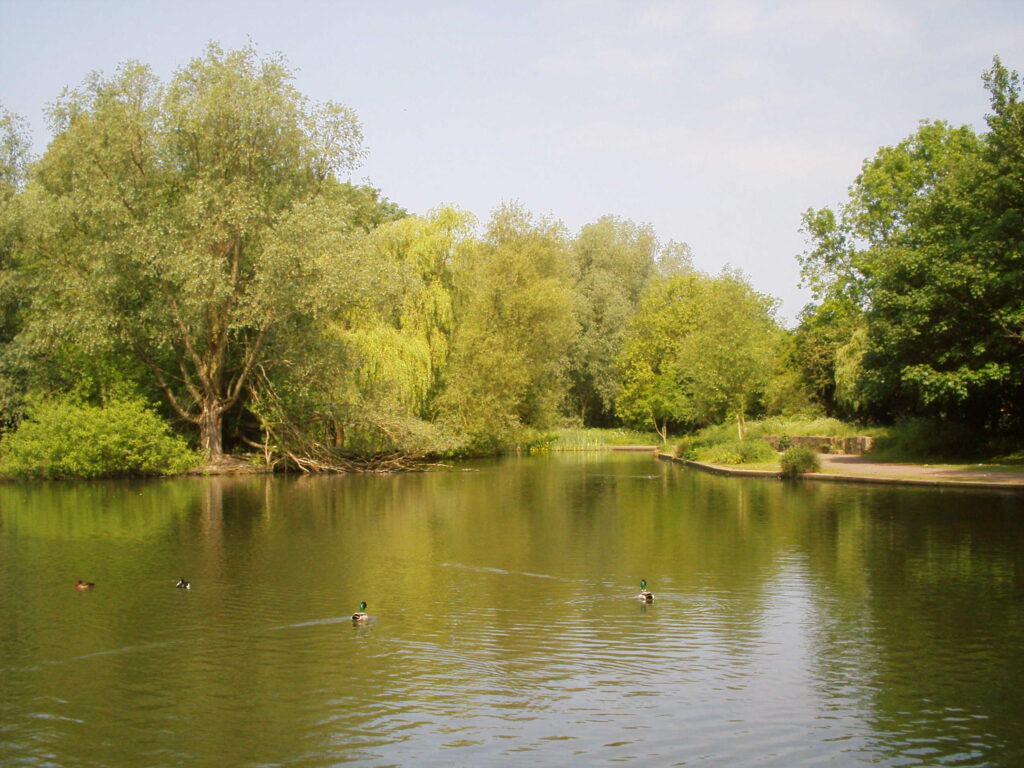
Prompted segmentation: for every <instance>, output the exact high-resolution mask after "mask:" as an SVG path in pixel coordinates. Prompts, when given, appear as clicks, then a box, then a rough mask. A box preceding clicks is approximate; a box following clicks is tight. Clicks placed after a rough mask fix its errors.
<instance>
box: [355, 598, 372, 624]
mask: <svg viewBox="0 0 1024 768" xmlns="http://www.w3.org/2000/svg"><path fill="white" fill-rule="evenodd" d="M368 618H370V614H368V613H367V612H366V601H365V600H363V602H361V603H360V604H359V610H358V611H356V612H355V613H353V614H352V621H366V620H367V619H368Z"/></svg>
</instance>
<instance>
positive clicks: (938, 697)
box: [0, 454, 1024, 766]
mask: <svg viewBox="0 0 1024 768" xmlns="http://www.w3.org/2000/svg"><path fill="white" fill-rule="evenodd" d="M467 466H469V467H471V468H472V471H453V472H444V473H432V474H417V475H402V476H395V477H309V478H301V477H299V478H295V477H292V478H279V477H278V478H269V477H246V478H192V479H179V480H170V481H158V482H147V483H112V482H104V483H89V484H44V485H20V484H8V485H0V764H3V765H14V766H22V765H26V766H43V765H46V766H50V765H55V766H94V765H112V766H120V765H124V766H145V765H152V766H163V765H228V766H231V765H239V766H257V765H259V766H271V765H296V766H327V765H339V764H345V763H352V764H357V765H367V766H369V765H372V766H389V765H401V766H451V765H461V766H482V765H544V766H561V765H612V764H616V765H617V764H624V765H631V766H670V765H709V766H722V765H727V766H800V765H808V766H811V765H815V766H816V765H822V764H833V765H839V766H845V765H861V764H872V765H883V766H914V765H920V766H941V765H958V766H978V765H996V766H1011V765H1022V764H1024V725H1022V724H1024V653H1022V651H1024V500H1022V497H1020V496H1013V495H1009V494H1002V493H999V492H978V493H974V492H967V491H945V492H941V491H933V490H922V489H899V488H892V487H871V486H859V485H826V484H811V483H807V484H791V483H782V482H778V481H767V480H736V479H730V478H719V477H712V476H708V475H704V474H699V473H695V472H693V471H690V470H686V469H683V468H681V467H679V466H676V465H671V464H666V463H659V462H655V461H654V460H653V459H651V458H650V457H649V456H647V455H624V454H592V455H583V456H579V455H569V456H552V457H550V458H534V459H521V460H516V459H509V460H502V461H493V462H485V463H478V464H473V465H467ZM180 576H184V577H185V578H187V579H189V580H190V581H191V582H192V589H191V590H190V591H187V592H186V591H184V590H179V589H175V587H174V584H175V582H176V581H177V579H178V578H179V577H180ZM79 578H81V579H86V580H89V581H94V582H96V583H97V586H96V588H95V589H93V590H91V591H88V592H77V591H76V590H74V589H73V588H72V585H73V583H74V582H75V580H76V579H79ZM641 578H646V579H647V581H648V586H649V588H650V589H651V590H652V591H653V592H654V593H655V601H654V603H652V604H650V605H644V604H641V603H639V602H638V601H637V600H635V599H634V597H633V596H634V595H635V594H636V593H637V591H638V585H639V581H640V579H641ZM360 600H366V601H367V602H368V603H369V608H368V612H369V613H370V614H371V616H372V619H371V621H370V622H369V623H368V624H366V625H364V626H358V625H356V626H354V625H353V623H352V621H351V620H350V618H349V616H350V615H351V613H352V612H353V611H354V610H356V608H357V606H358V603H359V601H360Z"/></svg>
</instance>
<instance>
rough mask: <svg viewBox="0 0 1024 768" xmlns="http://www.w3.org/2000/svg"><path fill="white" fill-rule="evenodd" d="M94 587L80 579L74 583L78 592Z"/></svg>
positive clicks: (89, 582)
mask: <svg viewBox="0 0 1024 768" xmlns="http://www.w3.org/2000/svg"><path fill="white" fill-rule="evenodd" d="M95 586H96V585H95V584H93V583H92V582H91V581H82V580H81V579H79V580H78V581H76V582H75V589H78V590H84V589H92V588H93V587H95Z"/></svg>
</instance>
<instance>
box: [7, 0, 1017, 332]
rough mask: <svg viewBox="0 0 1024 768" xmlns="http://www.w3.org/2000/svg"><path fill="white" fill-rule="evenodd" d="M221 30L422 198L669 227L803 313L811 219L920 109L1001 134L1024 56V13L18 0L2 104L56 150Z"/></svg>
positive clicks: (633, 3)
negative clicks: (112, 76)
mask: <svg viewBox="0 0 1024 768" xmlns="http://www.w3.org/2000/svg"><path fill="white" fill-rule="evenodd" d="M210 40H216V41H218V42H220V43H221V44H222V45H223V46H225V47H229V48H231V47H238V46H241V45H244V44H245V43H246V42H248V41H250V40H251V41H252V42H253V43H254V44H255V45H256V46H257V47H258V49H259V50H260V51H261V52H263V53H270V52H274V51H280V52H282V53H284V54H285V56H286V57H287V59H288V61H289V63H290V64H291V65H292V66H293V67H295V68H297V69H298V70H299V72H298V75H297V81H296V82H297V86H298V87H299V89H300V90H301V91H302V92H303V93H305V94H306V95H307V96H309V97H310V98H312V99H315V100H328V99H329V100H333V101H338V102H341V103H343V104H346V105H348V106H350V107H352V108H354V109H355V110H356V112H357V113H358V115H359V117H360V119H361V121H362V123H363V129H364V134H365V137H366V145H367V147H368V149H369V152H370V154H369V156H368V158H367V160H366V162H365V163H364V164H363V166H362V167H361V168H360V169H359V170H358V171H357V172H356V174H355V175H354V178H355V179H356V180H368V181H370V182H371V183H372V184H374V185H375V186H378V187H380V188H381V189H382V190H383V192H384V194H385V195H387V196H388V197H389V198H391V199H392V200H394V201H395V202H397V203H399V204H400V205H402V206H404V207H406V208H408V209H409V210H410V211H413V212H416V213H423V212H425V211H427V210H429V209H430V208H432V207H434V206H436V205H438V204H441V203H454V204H457V205H459V206H461V207H463V208H465V209H467V210H469V211H471V212H473V213H474V214H476V215H477V217H478V218H479V219H481V221H482V222H483V221H486V219H487V217H488V216H489V214H490V212H491V211H492V210H493V209H494V208H495V207H496V206H497V205H498V204H499V203H501V202H502V201H503V200H517V201H519V202H520V203H522V204H523V205H524V206H526V207H527V208H528V209H529V210H531V211H533V212H535V213H537V214H544V215H551V216H554V217H556V218H559V219H561V220H562V221H564V222H565V224H566V225H567V226H568V228H569V229H570V231H573V232H575V231H578V229H579V228H580V227H581V226H582V225H583V224H585V223H587V222H589V221H593V220H595V219H596V218H598V217H599V216H601V215H603V214H606V213H614V214H616V215H619V216H623V217H626V218H630V219H633V220H635V221H638V222H650V223H651V224H653V225H654V227H655V229H656V230H657V232H658V234H659V237H660V238H661V239H662V240H670V239H671V240H679V241H683V242H687V243H689V244H690V246H691V247H692V248H693V251H694V255H695V261H696V264H697V266H698V267H699V268H701V269H704V270H707V271H711V272H717V271H718V270H719V269H720V268H721V267H722V266H724V265H726V264H731V265H732V266H735V267H739V268H740V269H742V270H743V271H744V272H746V273H747V274H748V275H749V276H750V278H751V281H752V282H753V284H754V286H755V287H756V288H757V289H758V290H761V291H763V292H766V293H770V294H772V295H774V296H777V297H779V298H780V299H782V302H783V304H782V312H781V315H782V317H783V318H785V319H786V320H788V321H792V319H793V318H794V317H795V315H796V313H797V312H798V311H799V310H800V308H801V307H802V306H803V304H804V303H805V301H806V300H807V298H808V297H807V294H806V292H803V291H800V290H799V289H798V288H797V283H798V280H799V277H798V267H797V263H796V259H795V256H796V254H797V253H799V252H800V251H802V250H803V248H804V242H803V238H802V236H801V235H800V233H799V231H798V230H799V225H800V214H801V212H802V211H803V210H805V209H806V208H807V207H808V206H815V207H819V206H822V205H831V204H835V203H837V202H839V201H840V200H842V199H843V197H844V195H845V192H846V188H847V186H848V185H849V184H850V182H851V181H852V180H853V178H854V177H855V176H856V174H857V171H858V169H859V167H860V164H861V162H862V161H863V160H864V158H865V157H868V156H869V155H871V154H873V153H874V152H875V150H876V149H877V148H878V147H879V146H881V145H884V144H892V143H895V142H897V141H899V140H900V139H902V138H903V137H905V136H906V135H908V134H909V133H911V132H913V131H914V130H915V128H916V126H917V122H918V121H919V120H921V119H926V118H928V119H930V118H939V119H944V120H948V121H950V122H952V123H955V124H962V123H970V124H972V125H973V126H975V127H976V128H978V129H983V128H984V121H983V118H984V114H985V112H986V111H987V98H986V96H987V95H986V93H985V91H984V90H983V88H982V85H981V77H980V76H981V73H982V71H984V70H985V69H986V68H987V67H988V66H989V65H990V64H991V60H992V56H993V55H995V54H998V55H999V56H1000V57H1001V58H1002V60H1003V62H1004V63H1005V64H1006V65H1007V66H1009V67H1010V68H1013V69H1017V70H1021V69H1024V2H1015V1H1011V0H1005V1H1004V2H994V1H992V2H985V1H981V0H978V1H975V2H949V1H947V0H931V1H930V2H882V1H877V2H871V1H870V0H858V1H857V2H853V1H852V0H851V1H849V2H785V3H784V2H753V1H750V2H748V1H745V0H735V1H723V2H682V1H679V2H656V1H652V2H644V1H643V0H622V1H612V0H607V1H606V0H552V1H551V2H528V1H522V0H521V1H520V2H488V1H487V0H477V1H476V2H454V1H446V0H433V1H430V2H428V1H426V0H424V1H423V2H411V1H409V2H397V1H396V2H388V1H387V0H333V1H327V0H324V1H322V2H316V1H313V0H292V1H291V2H266V1H260V0H225V1H223V2H218V1H217V0H204V1H196V0H173V1H167V2H164V1H157V0H149V1H148V2H147V1H146V0H132V1H128V0H77V1H76V2H70V1H67V0H0V103H2V104H3V105H4V106H5V107H6V108H7V109H9V110H11V111H14V112H17V113H19V114H21V115H22V116H23V117H25V118H26V119H28V120H29V122H30V124H31V125H32V127H33V129H34V134H35V137H36V147H35V149H36V151H37V152H42V151H43V149H44V148H45V144H46V142H47V141H48V139H49V134H48V132H47V130H46V126H45V122H44V119H43V109H44V107H45V105H46V103H47V102H49V101H52V100H53V99H54V98H55V97H56V96H57V95H58V94H59V93H60V91H61V89H62V88H63V87H64V86H66V85H71V86H74V85H77V84H79V83H80V82H81V81H82V79H83V78H84V77H85V76H86V74H88V73H89V72H90V71H92V70H102V71H105V72H108V73H109V72H112V71H113V69H114V67H115V66H116V65H117V64H118V63H119V62H121V61H125V60H127V59H138V60H140V61H143V62H146V63H148V64H150V65H151V66H152V67H153V68H154V70H155V71H156V72H157V73H158V74H159V75H161V76H162V77H164V78H166V77H168V76H170V74H171V73H172V72H173V71H174V69H175V68H176V67H178V66H180V65H182V64H184V63H185V62H186V61H187V60H188V59H190V58H192V57H194V56H198V55H201V54H202V52H203V49H204V47H205V45H206V43H207V42H208V41H210Z"/></svg>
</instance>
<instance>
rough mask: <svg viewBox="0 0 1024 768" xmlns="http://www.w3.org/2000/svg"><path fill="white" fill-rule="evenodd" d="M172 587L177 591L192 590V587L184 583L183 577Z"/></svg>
mask: <svg viewBox="0 0 1024 768" xmlns="http://www.w3.org/2000/svg"><path fill="white" fill-rule="evenodd" d="M174 586H176V587H177V588H178V589H192V585H191V584H189V583H188V582H187V581H185V578H184V577H182V578H180V579H178V583H177V584H175V585H174Z"/></svg>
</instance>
